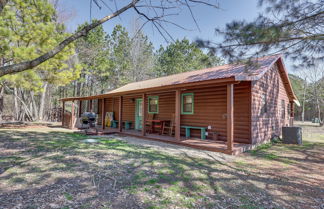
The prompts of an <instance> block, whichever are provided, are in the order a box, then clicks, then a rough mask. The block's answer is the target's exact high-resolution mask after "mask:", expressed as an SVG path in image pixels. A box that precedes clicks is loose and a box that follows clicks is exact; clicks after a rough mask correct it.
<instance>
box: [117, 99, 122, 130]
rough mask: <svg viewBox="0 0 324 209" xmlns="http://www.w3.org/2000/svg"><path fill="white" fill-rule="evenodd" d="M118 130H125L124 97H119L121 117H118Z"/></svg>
mask: <svg viewBox="0 0 324 209" xmlns="http://www.w3.org/2000/svg"><path fill="white" fill-rule="evenodd" d="M118 130H119V132H122V131H123V97H122V96H120V97H119V117H118Z"/></svg>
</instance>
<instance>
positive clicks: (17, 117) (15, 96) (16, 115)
mask: <svg viewBox="0 0 324 209" xmlns="http://www.w3.org/2000/svg"><path fill="white" fill-rule="evenodd" d="M17 93H18V92H17V88H14V103H15V120H18V121H19V106H18V100H17Z"/></svg>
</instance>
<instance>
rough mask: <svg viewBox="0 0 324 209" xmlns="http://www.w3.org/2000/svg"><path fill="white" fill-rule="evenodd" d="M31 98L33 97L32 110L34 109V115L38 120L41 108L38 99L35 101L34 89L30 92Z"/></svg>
mask: <svg viewBox="0 0 324 209" xmlns="http://www.w3.org/2000/svg"><path fill="white" fill-rule="evenodd" d="M30 96H31V97H30V98H31V108H30V109H31V110H33V112H34V113H33V116H34V118H36V120H38V119H39V108H38V107H37V104H36V101H35V94H34V92H33V91H31V92H30Z"/></svg>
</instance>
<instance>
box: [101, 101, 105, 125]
mask: <svg viewBox="0 0 324 209" xmlns="http://www.w3.org/2000/svg"><path fill="white" fill-rule="evenodd" d="M105 117H106V112H105V99H102V100H101V125H102V129H105V127H106V124H105Z"/></svg>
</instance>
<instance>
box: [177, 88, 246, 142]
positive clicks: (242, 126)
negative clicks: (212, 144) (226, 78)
mask: <svg viewBox="0 0 324 209" xmlns="http://www.w3.org/2000/svg"><path fill="white" fill-rule="evenodd" d="M250 89H251V85H250V82H241V83H239V84H235V85H234V142H242V143H251V126H250V124H251V111H250V108H249V107H250V103H251V101H250V97H251V96H250ZM190 92H192V93H194V114H193V115H181V125H190V126H204V127H208V125H210V126H211V128H212V129H211V130H207V131H208V132H209V135H208V136H207V138H208V139H211V138H212V135H211V132H217V133H219V139H220V140H224V141H226V135H227V127H226V122H227V120H226V112H227V105H226V104H227V103H226V93H227V89H226V85H225V86H217V87H211V88H204V89H195V90H186V91H183V92H182V93H190ZM184 134H185V133H184V130H183V129H182V130H181V135H184ZM192 135H193V136H194V137H200V131H199V130H192Z"/></svg>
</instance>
